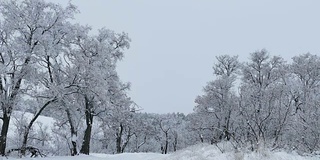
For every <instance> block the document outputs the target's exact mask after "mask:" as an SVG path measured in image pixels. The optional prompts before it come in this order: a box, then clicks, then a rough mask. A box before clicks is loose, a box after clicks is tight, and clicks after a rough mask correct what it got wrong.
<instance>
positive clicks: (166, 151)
mask: <svg viewBox="0 0 320 160" xmlns="http://www.w3.org/2000/svg"><path fill="white" fill-rule="evenodd" d="M165 134H166V144H165V146H164V154H167V153H168V144H169V140H168V138H169V137H168V132H166V133H165Z"/></svg>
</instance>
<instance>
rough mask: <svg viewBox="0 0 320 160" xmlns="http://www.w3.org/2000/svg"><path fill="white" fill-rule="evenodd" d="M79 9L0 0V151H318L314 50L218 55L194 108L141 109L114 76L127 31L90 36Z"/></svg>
mask: <svg viewBox="0 0 320 160" xmlns="http://www.w3.org/2000/svg"><path fill="white" fill-rule="evenodd" d="M77 12H78V11H77V9H76V7H75V6H73V5H72V4H69V5H68V6H67V7H65V8H64V7H61V6H60V5H56V4H54V3H47V2H45V1H43V0H22V1H14V0H8V1H1V2H0V17H1V18H0V102H1V103H0V105H1V108H0V109H1V117H0V119H1V120H2V124H1V133H0V154H1V155H3V156H5V155H6V154H8V153H9V152H11V154H12V152H13V151H18V154H19V155H20V156H25V155H27V154H29V152H31V154H32V155H34V156H35V155H44V154H50V155H73V156H74V155H78V154H79V153H82V154H89V153H90V152H98V153H99V152H100V153H123V152H160V153H163V154H166V153H170V152H174V151H176V150H179V149H182V148H185V147H187V146H190V145H194V144H197V143H210V144H214V145H217V144H218V143H219V142H221V141H229V142H230V143H231V144H233V147H234V148H235V149H249V150H258V149H259V148H271V149H273V150H276V149H286V150H295V151H298V152H301V153H305V152H308V153H316V152H317V151H319V148H320V145H319V138H320V130H319V129H320V122H319V118H320V117H319V115H320V111H319V95H320V94H319V93H320V88H319V82H320V67H319V66H320V58H319V57H318V56H317V55H312V54H309V53H307V54H302V55H299V56H295V57H293V58H292V62H291V63H288V62H286V61H285V60H284V59H283V58H281V57H279V56H270V55H269V54H268V53H267V51H266V50H261V51H256V52H254V53H251V54H250V59H249V60H248V61H247V62H239V61H238V58H237V56H228V55H222V56H217V61H216V63H215V65H214V66H213V73H214V75H215V76H214V80H212V81H210V82H208V84H207V85H206V86H205V87H204V89H203V95H200V96H198V97H197V98H196V100H195V102H196V104H197V105H196V106H195V108H194V112H193V113H190V114H188V115H184V114H181V113H172V114H150V113H140V112H139V107H137V105H136V104H135V103H134V102H133V101H132V100H131V99H130V97H129V96H128V95H127V91H128V90H129V89H130V84H129V83H124V82H122V81H121V80H120V78H119V76H118V74H117V72H116V66H117V62H118V61H120V60H121V59H122V58H123V57H124V51H125V50H126V49H128V48H129V43H130V39H129V38H128V35H127V34H126V33H115V32H113V31H111V30H108V29H105V28H102V29H100V30H99V31H98V33H97V34H96V35H93V34H91V33H90V32H91V31H92V30H91V28H90V27H88V26H83V25H80V24H74V23H71V21H72V18H73V17H74V14H75V13H77ZM30 113H31V114H30ZM40 115H45V116H49V117H52V118H53V119H51V118H47V120H48V121H53V120H54V122H53V124H52V126H49V128H48V126H45V125H43V124H44V123H41V122H38V121H37V120H38V119H39V117H40ZM41 118H43V117H41ZM9 124H10V127H9ZM9 131H11V132H10V134H8V133H9ZM37 152H41V153H37Z"/></svg>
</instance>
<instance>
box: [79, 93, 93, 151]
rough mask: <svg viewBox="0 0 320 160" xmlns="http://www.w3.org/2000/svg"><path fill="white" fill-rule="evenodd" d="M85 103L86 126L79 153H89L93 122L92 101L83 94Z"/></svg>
mask: <svg viewBox="0 0 320 160" xmlns="http://www.w3.org/2000/svg"><path fill="white" fill-rule="evenodd" d="M85 105H86V111H85V116H86V125H87V128H86V130H85V132H84V137H83V141H82V146H81V149H80V153H82V154H86V155H89V152H90V140H91V130H92V122H93V113H92V107H93V106H92V103H91V102H90V101H89V99H88V97H86V96H85Z"/></svg>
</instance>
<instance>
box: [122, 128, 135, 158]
mask: <svg viewBox="0 0 320 160" xmlns="http://www.w3.org/2000/svg"><path fill="white" fill-rule="evenodd" d="M132 135H133V134H131V128H129V129H128V134H127V137H126V141H125V142H124V143H123V145H122V147H121V153H123V152H124V150H125V148H126V147H127V145H128V143H129V141H130V139H131V136H132Z"/></svg>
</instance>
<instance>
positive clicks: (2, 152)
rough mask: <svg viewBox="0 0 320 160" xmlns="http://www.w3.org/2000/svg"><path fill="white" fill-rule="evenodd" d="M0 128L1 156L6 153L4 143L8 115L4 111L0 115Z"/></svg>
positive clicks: (5, 143) (7, 127) (8, 121)
mask: <svg viewBox="0 0 320 160" xmlns="http://www.w3.org/2000/svg"><path fill="white" fill-rule="evenodd" d="M2 122H3V123H2V128H1V135H0V154H1V156H5V155H6V145H7V135H8V129H9V123H10V115H8V113H6V112H4V113H3V117H2Z"/></svg>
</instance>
